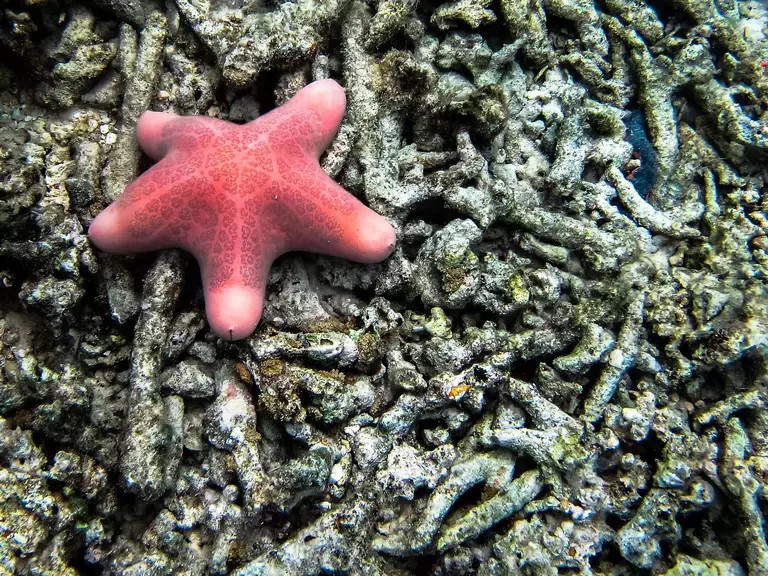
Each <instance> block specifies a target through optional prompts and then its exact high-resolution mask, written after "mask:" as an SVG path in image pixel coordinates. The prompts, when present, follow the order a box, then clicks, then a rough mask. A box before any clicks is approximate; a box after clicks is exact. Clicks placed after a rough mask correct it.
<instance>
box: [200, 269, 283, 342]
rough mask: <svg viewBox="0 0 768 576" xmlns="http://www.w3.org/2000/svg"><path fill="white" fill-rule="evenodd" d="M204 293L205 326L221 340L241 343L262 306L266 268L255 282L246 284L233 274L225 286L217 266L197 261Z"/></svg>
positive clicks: (255, 276) (257, 273) (265, 284)
mask: <svg viewBox="0 0 768 576" xmlns="http://www.w3.org/2000/svg"><path fill="white" fill-rule="evenodd" d="M198 260H199V261H200V271H201V274H202V279H203V291H204V292H205V312H206V316H207V318H208V324H209V325H210V327H211V330H213V331H214V332H215V333H216V334H218V335H219V336H220V337H221V338H224V339H228V340H240V339H241V338H245V337H246V336H248V335H249V334H250V333H251V332H253V331H254V330H255V328H256V325H257V324H258V323H259V320H260V319H261V311H262V308H263V306H264V293H265V291H266V286H267V276H268V273H269V265H270V264H271V263H272V262H271V260H270V262H269V264H266V265H264V264H262V265H261V266H259V268H258V270H257V271H256V272H255V274H254V278H250V279H249V281H247V282H246V281H245V280H244V279H243V278H242V277H241V276H240V275H239V274H233V275H231V276H229V278H228V279H227V280H226V281H225V282H217V279H219V278H221V277H222V276H225V274H222V272H221V270H220V269H219V267H220V263H217V262H215V261H211V259H206V258H203V259H198Z"/></svg>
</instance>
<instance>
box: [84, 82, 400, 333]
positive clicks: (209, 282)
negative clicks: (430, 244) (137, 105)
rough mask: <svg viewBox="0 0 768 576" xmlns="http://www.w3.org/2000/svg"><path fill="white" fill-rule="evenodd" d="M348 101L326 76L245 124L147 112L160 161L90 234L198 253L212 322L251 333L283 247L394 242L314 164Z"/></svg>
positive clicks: (117, 248)
mask: <svg viewBox="0 0 768 576" xmlns="http://www.w3.org/2000/svg"><path fill="white" fill-rule="evenodd" d="M345 106H346V98H345V96H344V89H343V88H342V87H341V86H339V85H338V84H337V83H336V82H334V81H333V80H320V81H318V82H313V83H312V84H310V85H309V86H306V87H305V88H303V89H302V90H301V91H299V93H298V94H296V96H294V97H293V98H291V100H289V101H288V102H287V103H286V104H285V105H283V106H281V107H279V108H277V109H275V110H272V111H271V112H269V113H268V114H265V115H264V116H262V117H260V118H257V119H256V120H254V121H252V122H249V123H248V124H245V125H242V126H239V125H236V124H231V123H229V122H224V121H223V120H217V119H215V118H208V117H202V116H185V117H181V116H175V115H172V114H164V113H160V112H146V113H144V114H143V115H142V116H141V118H140V119H139V122H138V125H137V128H136V131H137V136H138V140H139V144H140V145H141V147H142V148H143V149H144V151H145V152H146V153H147V154H149V156H151V157H152V158H154V159H156V160H159V162H158V163H157V164H155V165H154V166H153V167H152V168H151V169H149V170H147V171H146V172H145V173H144V174H142V175H141V176H139V178H138V179H137V180H136V181H134V182H133V183H132V184H131V185H130V186H128V187H127V188H126V189H125V192H124V193H123V194H122V195H121V196H120V197H119V198H118V199H117V200H116V201H115V202H114V203H113V204H111V205H110V206H109V207H108V208H107V209H106V210H104V211H103V212H102V213H101V214H99V215H98V216H97V217H96V218H95V219H94V221H93V223H92V224H91V226H90V229H89V230H88V235H89V236H90V238H91V240H92V241H93V242H94V243H95V244H96V246H98V247H99V248H101V249H102V250H106V251H107V252H114V253H117V254H127V253H131V252H147V251H151V250H159V249H162V248H172V247H177V248H183V249H184V250H187V251H189V252H191V253H192V255H193V256H194V257H195V258H196V259H197V261H198V263H199V264H200V270H201V272H202V277H203V289H204V291H205V303H206V312H207V315H208V322H209V324H210V325H211V328H212V329H213V330H214V332H216V333H217V334H218V335H219V336H221V337H223V338H230V339H240V338H245V337H246V336H248V335H249V334H250V333H251V332H253V330H254V328H255V327H256V324H258V322H259V318H260V317H261V310H262V307H263V303H264V291H265V288H266V282H267V274H268V272H269V267H270V266H271V265H272V262H273V261H274V260H275V258H277V257H278V256H280V255H281V254H283V253H285V252H290V251H293V250H306V251H310V252H319V253H322V254H329V255H331V256H339V257H342V258H347V259H349V260H355V261H357V262H378V261H380V260H383V259H384V258H386V257H387V256H389V254H391V252H392V250H393V248H394V245H395V231H394V229H393V228H392V226H391V225H390V224H389V223H388V222H387V221H386V220H385V219H384V218H383V217H382V216H379V215H378V214H376V213H375V212H374V211H373V210H371V209H370V208H367V207H366V206H365V205H363V203H362V202H360V201H359V200H357V199H356V198H355V197H354V196H352V195H351V194H349V193H348V192H347V191H346V190H344V189H343V188H342V187H341V186H339V185H338V184H337V183H336V182H334V181H333V180H332V179H331V178H330V177H329V176H328V175H326V173H325V172H323V170H322V168H320V165H319V164H318V158H319V157H320V154H321V153H322V152H323V150H324V149H325V148H326V146H328V144H330V142H331V140H332V139H333V136H334V134H336V131H337V130H338V128H339V124H340V123H341V118H342V116H343V115H344V108H345Z"/></svg>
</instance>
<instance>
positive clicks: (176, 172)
mask: <svg viewBox="0 0 768 576" xmlns="http://www.w3.org/2000/svg"><path fill="white" fill-rule="evenodd" d="M198 190H199V191H202V193H201V194H193V193H190V191H198ZM205 192H206V188H205V182H200V181H199V178H198V177H197V175H196V174H195V171H194V166H193V165H191V164H187V163H182V162H175V163H174V162H170V161H169V160H163V161H161V162H159V163H158V164H156V165H155V166H153V167H152V168H151V169H149V170H147V171H146V172H144V174H142V175H141V176H139V177H138V178H137V179H136V180H135V181H134V182H132V183H131V184H130V185H129V186H128V187H127V188H126V189H125V192H123V194H122V195H121V196H120V197H119V198H118V199H117V200H116V201H115V202H113V203H112V204H110V205H109V206H108V207H107V208H106V209H105V210H104V211H103V212H101V213H100V214H99V215H98V216H97V217H96V218H94V220H93V222H92V223H91V225H90V227H89V229H88V236H89V238H90V239H91V241H92V242H93V243H94V244H96V246H98V247H99V248H100V249H102V250H105V251H107V252H112V253H115V254H131V253H135V252H149V251H152V250H159V249H162V248H172V247H178V248H185V249H189V244H190V240H195V239H196V237H195V235H194V234H193V233H194V232H196V231H197V230H198V229H200V228H203V227H205V226H206V225H209V226H212V225H213V224H215V217H216V214H215V213H212V212H211V207H209V206H207V205H206V202H205V201H204V198H205ZM201 198H202V199H203V200H201ZM212 218H213V219H214V221H213V222H211V220H212Z"/></svg>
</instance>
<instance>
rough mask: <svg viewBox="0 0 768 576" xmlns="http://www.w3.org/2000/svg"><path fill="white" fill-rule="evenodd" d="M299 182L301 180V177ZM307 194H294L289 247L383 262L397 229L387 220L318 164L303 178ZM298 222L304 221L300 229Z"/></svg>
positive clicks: (289, 207)
mask: <svg viewBox="0 0 768 576" xmlns="http://www.w3.org/2000/svg"><path fill="white" fill-rule="evenodd" d="M299 182H302V180H301V179H300V180H299ZM303 182H305V185H306V189H307V190H311V191H312V194H311V196H310V195H308V194H304V195H300V194H295V195H294V196H293V197H292V198H291V199H290V203H289V204H288V212H289V214H290V217H289V221H288V222H286V224H285V225H286V226H288V227H289V228H290V230H291V234H290V236H289V237H290V241H289V245H288V249H290V250H306V251H310V252H318V253H320V254H328V255H330V256H337V257H340V258H346V259H348V260H354V261H355V262H363V263H372V262H380V261H381V260H384V259H385V258H386V257H387V256H389V255H390V254H391V253H392V251H393V250H394V248H395V230H394V228H393V227H392V225H391V224H390V223H389V222H387V220H386V219H385V218H384V217H382V216H380V215H379V214H377V213H376V212H374V211H373V210H371V209H370V208H368V207H367V206H366V205H365V204H363V203H362V202H360V201H359V200H358V199H357V198H355V197H354V196H352V195H351V194H349V193H348V192H347V191H346V190H344V189H343V188H342V187H341V186H339V185H338V184H337V183H336V182H335V181H334V180H333V179H332V178H330V177H329V176H328V175H327V174H326V173H325V172H323V170H322V169H321V168H320V167H319V166H318V167H317V169H316V171H315V174H313V177H312V178H311V180H309V181H306V180H304V181H303ZM295 222H302V228H301V229H297V227H296V226H295Z"/></svg>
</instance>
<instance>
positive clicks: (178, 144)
mask: <svg viewBox="0 0 768 576" xmlns="http://www.w3.org/2000/svg"><path fill="white" fill-rule="evenodd" d="M229 132H231V127H230V125H229V124H228V123H227V122H224V121H223V120H219V119H217V118H209V117H206V116H176V115H175V114H169V113H167V112H152V111H149V112H144V114H142V115H141V117H140V118H139V121H138V123H137V124H136V139H137V140H138V141H139V146H141V148H142V150H144V152H146V153H147V155H148V156H150V157H151V158H152V159H153V160H160V159H161V158H164V157H165V155H166V154H168V153H169V152H171V151H172V150H178V149H180V150H183V151H185V152H191V151H194V150H196V149H203V148H205V147H208V146H215V145H216V144H217V142H216V141H214V140H215V138H217V137H218V138H220V139H223V140H222V142H223V141H224V140H226V138H227V134H228V133H229Z"/></svg>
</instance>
